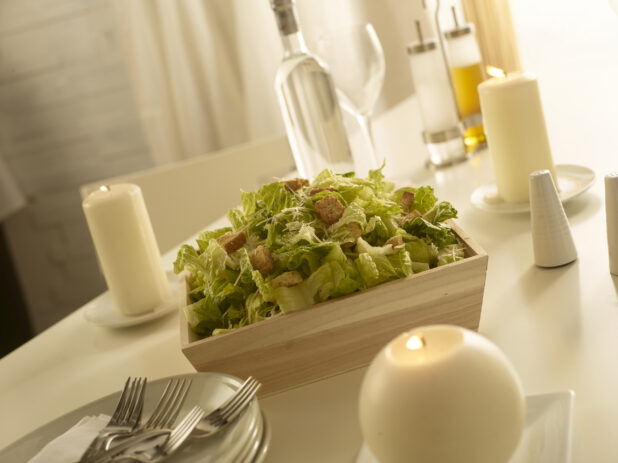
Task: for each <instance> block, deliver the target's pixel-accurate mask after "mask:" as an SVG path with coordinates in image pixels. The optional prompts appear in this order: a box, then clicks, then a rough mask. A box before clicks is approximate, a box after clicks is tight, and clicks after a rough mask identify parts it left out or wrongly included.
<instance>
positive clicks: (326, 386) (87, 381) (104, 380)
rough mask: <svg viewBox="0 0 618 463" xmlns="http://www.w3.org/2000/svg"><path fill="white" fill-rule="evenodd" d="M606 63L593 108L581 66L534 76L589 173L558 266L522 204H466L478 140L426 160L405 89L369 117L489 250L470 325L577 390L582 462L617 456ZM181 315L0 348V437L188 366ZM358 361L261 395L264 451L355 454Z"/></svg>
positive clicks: (408, 168)
mask: <svg viewBox="0 0 618 463" xmlns="http://www.w3.org/2000/svg"><path fill="white" fill-rule="evenodd" d="M614 61H616V60H614ZM604 72H605V74H604V77H603V78H602V79H601V81H600V82H601V84H600V85H598V86H586V90H585V92H586V95H587V96H588V97H590V98H591V101H593V102H594V105H595V106H594V111H580V112H575V111H568V110H565V107H564V104H563V101H564V100H563V99H561V98H558V97H557V96H558V95H559V94H560V93H562V95H567V94H569V93H568V92H570V91H571V90H572V89H573V87H574V85H575V84H581V85H582V86H581V87H580V88H583V85H584V83H585V82H586V76H585V75H584V73H583V72H580V74H569V75H568V76H565V78H557V77H556V76H555V75H554V77H551V76H550V75H549V74H547V80H550V83H551V86H549V85H547V84H545V85H544V83H543V81H542V80H541V82H540V83H541V92H542V95H543V96H544V108H545V114H546V119H547V121H548V127H549V129H550V130H549V132H550V141H551V144H552V149H553V155H554V160H555V162H556V163H557V164H578V165H585V166H587V167H590V168H592V169H594V171H595V172H596V174H597V180H596V183H595V184H594V185H593V187H592V188H591V190H590V191H588V192H587V193H585V194H583V195H582V196H581V197H579V198H577V199H574V200H572V201H570V202H569V203H567V204H565V210H566V213H567V216H568V218H569V222H570V225H571V228H572V232H573V237H574V240H575V244H576V247H577V251H578V259H577V260H576V261H575V262H574V263H572V264H569V265H567V266H564V267H560V268H554V269H543V268H539V267H536V266H535V265H534V260H533V251H532V240H531V235H530V218H529V214H526V213H523V214H515V215H496V214H490V213H487V212H483V211H480V210H477V209H475V208H474V207H473V206H472V205H471V203H470V201H469V198H470V194H471V193H472V191H473V190H474V189H475V188H476V187H478V186H479V185H482V184H485V183H487V182H490V181H491V180H492V168H491V158H490V155H489V154H488V152H486V151H485V152H481V153H479V154H478V155H476V156H474V157H473V158H471V159H470V160H469V161H468V162H465V163H463V164H459V165H457V166H454V167H451V168H447V169H442V170H437V171H429V170H426V169H424V168H423V162H424V159H425V157H426V152H425V150H424V147H423V146H422V145H421V144H420V137H419V136H418V133H417V132H418V127H420V126H421V125H420V121H419V120H418V111H417V107H416V102H415V101H414V99H413V98H412V99H410V100H408V101H406V102H404V103H402V104H400V105H398V106H397V107H395V108H393V109H392V110H391V111H389V112H388V113H385V114H383V115H382V116H381V117H380V118H379V119H378V121H377V123H376V126H375V129H374V131H375V136H376V140H377V145H378V147H379V149H380V150H381V151H382V152H384V153H388V155H387V159H388V166H387V173H388V174H389V176H390V177H392V178H393V179H395V180H398V181H404V182H406V183H412V182H413V183H416V184H431V185H433V186H434V187H435V188H436V192H437V195H438V197H439V198H441V199H446V200H449V201H451V202H452V203H453V204H454V205H455V206H456V208H457V209H458V210H459V212H460V218H459V219H458V222H459V224H460V225H461V226H462V228H463V229H464V230H465V231H466V232H468V233H469V234H470V235H471V236H472V237H473V238H474V239H475V240H476V241H477V242H478V243H480V245H481V246H482V247H484V248H485V250H486V251H487V252H488V254H489V266H488V271H487V282H486V287H485V296H484V301H483V308H482V315H481V323H480V328H479V332H480V333H481V334H483V335H484V336H486V337H487V338H489V339H490V340H492V341H493V342H494V343H496V344H497V345H498V346H499V347H500V348H501V349H502V350H503V351H504V353H505V354H506V355H507V356H508V358H509V359H510V360H511V361H512V363H513V365H514V366H515V368H516V370H517V371H518V373H519V375H520V378H521V380H522V384H523V386H524V389H525V391H526V393H528V394H532V393H544V392H554V391H563V390H568V389H572V390H574V391H575V393H576V399H575V412H574V418H573V425H574V428H573V442H572V445H573V447H572V453H573V461H574V462H582V463H583V462H595V463H603V462H615V461H617V460H618V439H616V438H615V436H617V435H618V401H617V400H616V394H617V391H618V368H616V356H617V354H618V304H617V301H618V298H617V293H618V280H616V277H612V275H611V274H610V273H609V266H608V252H607V244H606V231H605V209H604V208H605V206H604V187H603V176H604V175H605V174H607V173H609V172H611V171H612V170H614V169H615V168H616V164H615V162H614V161H613V156H612V154H613V153H615V152H617V150H618V141H617V140H616V139H615V138H616V137H613V136H612V135H611V134H615V133H616V130H615V129H616V127H615V125H616V122H615V121H616V118H615V115H616V109H615V107H616V102H617V101H618V92H617V91H616V90H614V89H613V87H614V86H616V85H615V82H618V64H617V63H614V64H613V65H612V66H611V68H610V69H609V70H607V69H606V70H605V71H604ZM573 76H575V77H573ZM578 79H579V80H578ZM547 80H546V82H547ZM580 103H581V102H580ZM580 106H582V105H580ZM566 109H568V108H566ZM173 258H174V252H171V253H168V254H166V255H165V256H164V257H163V259H164V263H165V265H166V267H168V268H169V267H170V266H171V262H172V261H173ZM177 317H178V314H177V313H174V314H171V315H169V316H166V317H164V318H162V319H159V320H156V321H154V322H151V323H148V324H144V325H140V326H136V327H132V328H127V329H115V330H114V329H106V328H101V327H97V326H93V325H91V324H89V323H87V322H86V321H85V319H84V313H83V308H82V309H78V310H77V311H75V312H74V313H73V314H71V315H70V316H68V317H67V318H65V319H64V320H62V321H60V322H59V323H58V324H56V325H54V326H53V327H51V328H50V329H48V330H47V331H45V332H43V333H41V334H40V335H38V336H37V337H36V338H34V339H33V340H31V341H30V342H28V343H27V344H25V345H23V346H22V347H20V348H19V349H17V350H16V351H14V352H13V353H11V354H9V355H7V356H6V357H4V358H3V359H1V360H0V411H1V413H2V416H3V417H4V419H3V420H2V422H1V424H0V448H4V447H5V446H7V445H8V444H10V443H11V442H13V441H15V440H16V439H18V438H19V437H20V436H22V435H24V434H26V433H28V432H30V431H32V430H34V429H36V428H37V427H38V426H40V425H42V424H44V423H46V422H48V421H50V420H53V419H54V418H56V417H58V416H60V415H62V414H64V413H67V412H69V411H71V410H72V409H74V408H76V407H79V406H81V405H83V404H86V403H88V402H90V401H92V400H94V399H97V398H99V397H101V396H103V395H106V394H108V393H111V392H114V391H116V390H118V389H119V388H120V385H121V384H122V383H123V381H124V379H125V378H126V377H127V376H147V377H148V378H151V379H156V378H161V377H165V376H169V375H174V374H181V373H187V372H191V371H194V370H193V367H192V366H191V364H190V363H189V362H188V361H187V360H186V358H185V357H184V356H183V354H182V353H181V350H180V345H179V333H178V320H177ZM363 373H364V370H363V369H360V370H356V371H353V372H350V373H347V374H343V375H339V376H336V377H333V378H329V379H326V380H323V381H319V382H316V383H313V384H310V385H307V386H303V387H299V388H296V389H293V390H290V391H286V392H283V393H280V394H277V395H274V396H271V397H268V398H266V399H263V400H262V401H261V405H262V407H263V409H264V410H265V414H266V416H267V419H268V420H269V421H270V423H271V424H272V429H273V438H272V442H271V448H270V452H269V454H268V457H267V462H271V463H276V462H286V463H287V462H289V461H295V462H298V463H302V462H315V461H321V462H353V461H354V460H355V458H356V456H357V454H358V451H359V448H360V445H361V434H360V429H359V425H358V421H357V415H356V414H357V399H358V392H359V387H360V383H361V380H362V377H363Z"/></svg>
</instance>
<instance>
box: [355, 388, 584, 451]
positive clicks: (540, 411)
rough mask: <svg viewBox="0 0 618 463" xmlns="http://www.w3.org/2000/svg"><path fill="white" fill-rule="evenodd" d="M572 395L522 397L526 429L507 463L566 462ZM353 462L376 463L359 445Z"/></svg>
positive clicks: (365, 447) (569, 440) (553, 394)
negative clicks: (523, 398)
mask: <svg viewBox="0 0 618 463" xmlns="http://www.w3.org/2000/svg"><path fill="white" fill-rule="evenodd" d="M574 400H575V393H574V392H573V391H563V392H556V393H551V394H534V395H528V396H526V427H525V428H524V433H523V435H522V437H521V440H520V441H519V445H518V446H517V449H516V450H515V453H514V454H513V456H512V457H511V459H510V460H509V461H508V463H546V462H551V463H569V462H570V461H571V428H572V421H573V402H574ZM356 463H379V462H378V460H377V459H376V458H375V457H374V456H373V455H372V454H371V452H370V451H369V448H368V447H367V445H366V444H364V443H363V446H362V448H361V451H360V453H359V455H358V458H357V459H356Z"/></svg>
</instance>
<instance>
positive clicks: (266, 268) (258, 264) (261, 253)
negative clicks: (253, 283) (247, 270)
mask: <svg viewBox="0 0 618 463" xmlns="http://www.w3.org/2000/svg"><path fill="white" fill-rule="evenodd" d="M251 264H252V265H253V266H254V267H255V268H256V269H258V270H259V271H260V273H261V274H262V275H263V276H266V275H268V274H269V273H271V272H272V271H273V266H274V265H273V257H272V254H271V253H270V249H268V248H267V247H266V246H262V245H261V244H260V245H259V246H258V247H257V248H255V249H254V250H253V252H252V253H251Z"/></svg>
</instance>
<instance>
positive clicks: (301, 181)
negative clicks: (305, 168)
mask: <svg viewBox="0 0 618 463" xmlns="http://www.w3.org/2000/svg"><path fill="white" fill-rule="evenodd" d="M307 185H309V180H307V179H306V178H300V177H297V178H293V179H292V180H288V181H287V182H285V189H286V190H288V191H292V192H294V191H297V190H300V189H301V188H302V187H304V186H307Z"/></svg>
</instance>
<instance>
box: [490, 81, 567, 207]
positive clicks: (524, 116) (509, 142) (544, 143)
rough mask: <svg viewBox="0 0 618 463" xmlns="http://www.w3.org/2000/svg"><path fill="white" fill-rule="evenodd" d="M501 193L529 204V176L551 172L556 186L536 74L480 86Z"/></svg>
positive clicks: (497, 181) (497, 183)
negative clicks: (541, 172)
mask: <svg viewBox="0 0 618 463" xmlns="http://www.w3.org/2000/svg"><path fill="white" fill-rule="evenodd" d="M478 90H479V96H480V99H481V111H482V113H483V122H484V126H485V135H486V136H487V144H488V146H489V151H490V153H491V158H492V161H493V169H494V175H495V177H496V186H497V188H498V194H499V195H500V197H502V199H503V200H505V201H507V202H526V201H528V198H529V196H528V175H530V173H531V172H534V171H537V170H545V169H547V170H549V171H550V173H551V175H552V177H553V179H554V183H555V184H556V186H557V185H558V183H557V177H556V171H555V167H554V162H553V160H552V156H551V150H550V146H549V139H548V136H547V128H546V126H545V117H544V116H543V107H542V105H541V96H540V93H539V86H538V83H537V79H536V77H535V76H534V75H532V74H529V73H520V72H514V73H509V74H507V75H506V76H502V77H494V78H492V79H489V80H487V81H485V82H483V83H482V84H480V85H479V87H478Z"/></svg>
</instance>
